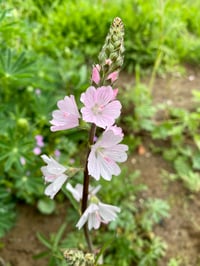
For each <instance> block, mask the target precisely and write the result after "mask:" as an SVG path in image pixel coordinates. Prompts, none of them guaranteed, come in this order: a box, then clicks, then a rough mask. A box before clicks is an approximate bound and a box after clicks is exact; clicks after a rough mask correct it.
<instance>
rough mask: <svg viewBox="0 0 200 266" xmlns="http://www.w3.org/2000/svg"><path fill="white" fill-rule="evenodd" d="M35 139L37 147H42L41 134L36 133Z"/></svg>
mask: <svg viewBox="0 0 200 266" xmlns="http://www.w3.org/2000/svg"><path fill="white" fill-rule="evenodd" d="M35 140H36V143H37V146H38V147H43V146H44V142H43V136H42V135H36V136H35Z"/></svg>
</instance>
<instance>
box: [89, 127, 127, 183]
mask: <svg viewBox="0 0 200 266" xmlns="http://www.w3.org/2000/svg"><path fill="white" fill-rule="evenodd" d="M122 138H123V136H122V134H115V133H114V132H113V130H107V131H104V133H103V134H102V136H101V137H100V138H99V139H98V140H97V142H96V143H95V144H94V145H92V147H91V152H90V154H89V157H88V171H89V175H91V176H92V177H94V178H95V179H96V180H99V179H100V176H102V177H103V178H104V179H105V180H111V178H112V175H119V174H120V173H121V170H120V167H119V166H118V164H117V163H116V162H124V161H126V159H127V154H126V151H127V150H128V146H127V145H124V144H119V142H121V140H122Z"/></svg>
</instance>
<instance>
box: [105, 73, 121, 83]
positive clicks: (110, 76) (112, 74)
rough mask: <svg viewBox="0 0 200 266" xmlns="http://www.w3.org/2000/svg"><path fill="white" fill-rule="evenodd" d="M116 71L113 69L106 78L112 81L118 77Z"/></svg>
mask: <svg viewBox="0 0 200 266" xmlns="http://www.w3.org/2000/svg"><path fill="white" fill-rule="evenodd" d="M118 74H119V73H118V71H114V72H112V73H110V74H109V75H108V77H107V80H108V79H111V82H112V83H113V82H114V81H116V80H117V79H118Z"/></svg>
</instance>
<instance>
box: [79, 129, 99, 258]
mask: <svg viewBox="0 0 200 266" xmlns="http://www.w3.org/2000/svg"><path fill="white" fill-rule="evenodd" d="M95 132H96V125H95V124H92V126H91V129H90V133H89V146H90V145H92V144H93V142H94V136H95ZM90 150H91V149H90V147H89V149H88V153H87V157H86V162H85V169H84V181H83V197H82V207H81V212H82V214H83V213H84V212H85V210H86V209H87V202H88V190H89V183H90V176H89V173H88V156H89V154H90ZM84 234H85V239H86V241H87V244H88V248H89V251H90V252H91V253H92V252H93V247H92V241H91V238H90V235H89V231H88V227H87V224H85V225H84Z"/></svg>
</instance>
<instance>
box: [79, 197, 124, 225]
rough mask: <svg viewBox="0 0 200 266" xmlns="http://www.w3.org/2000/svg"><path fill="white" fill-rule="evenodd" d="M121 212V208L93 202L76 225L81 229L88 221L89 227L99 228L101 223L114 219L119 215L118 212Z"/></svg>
mask: <svg viewBox="0 0 200 266" xmlns="http://www.w3.org/2000/svg"><path fill="white" fill-rule="evenodd" d="M118 212H120V208H118V207H116V206H113V205H109V204H104V203H102V202H100V201H99V202H97V203H91V204H90V205H89V207H88V208H87V209H86V210H85V212H84V213H83V215H82V216H81V218H80V219H79V221H78V223H77V224H76V227H78V229H81V228H82V227H83V226H84V224H85V223H86V222H88V229H89V230H91V229H92V228H94V229H98V228H99V227H100V225H101V223H105V224H107V223H109V222H111V221H114V220H115V219H116V217H117V213H118Z"/></svg>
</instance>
